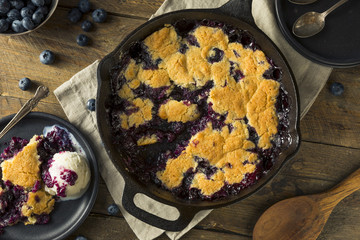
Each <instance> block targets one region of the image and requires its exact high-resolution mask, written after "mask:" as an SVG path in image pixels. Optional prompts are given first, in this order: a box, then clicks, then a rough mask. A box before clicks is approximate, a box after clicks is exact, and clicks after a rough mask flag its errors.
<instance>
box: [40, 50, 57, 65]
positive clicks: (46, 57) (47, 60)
mask: <svg viewBox="0 0 360 240" xmlns="http://www.w3.org/2000/svg"><path fill="white" fill-rule="evenodd" d="M54 61H55V54H54V53H53V52H52V51H50V50H44V51H43V52H42V53H40V62H41V63H43V64H46V65H49V64H52V63H53V62H54Z"/></svg>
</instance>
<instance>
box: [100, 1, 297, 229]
mask: <svg viewBox="0 0 360 240" xmlns="http://www.w3.org/2000/svg"><path fill="white" fill-rule="evenodd" d="M251 2H252V1H251V0H230V1H229V2H228V3H227V4H226V5H224V6H222V7H220V8H218V9H198V10H181V11H176V12H171V13H168V14H164V15H162V16H159V17H157V18H154V19H152V20H150V21H148V22H146V23H145V24H143V25H141V26H140V27H138V28H137V29H136V30H134V31H133V32H132V33H130V34H129V35H128V36H127V37H126V38H125V39H124V40H123V41H122V42H121V43H120V44H119V45H118V46H117V48H116V49H115V50H114V51H113V52H111V53H110V54H109V55H107V56H106V57H105V58H104V59H102V60H101V62H100V64H99V67H98V71H97V75H98V82H99V87H98V93H97V101H96V115H97V123H98V127H99V131H100V136H101V139H102V141H103V142H104V146H105V149H106V151H107V153H108V154H109V157H110V158H111V160H112V161H113V163H114V165H115V166H116V168H117V169H118V171H119V172H120V173H121V174H122V176H123V177H124V180H125V189H124V195H123V200H122V203H123V206H124V208H125V209H126V210H127V211H128V212H129V213H130V214H131V215H133V216H135V217H136V218H138V219H140V220H142V221H144V222H145V223H148V224H150V225H153V226H155V227H158V228H161V229H165V230H169V231H180V230H182V229H184V228H185V227H186V226H187V225H188V224H189V223H190V221H191V220H192V218H193V217H194V215H195V214H196V213H198V212H199V211H200V210H204V209H212V208H218V207H223V206H226V205H229V204H232V203H235V202H237V201H239V200H241V199H244V198H245V197H248V196H249V195H251V194H253V193H254V192H255V191H256V190H259V189H260V188H261V187H262V186H263V185H264V184H265V183H267V182H268V181H269V180H270V179H271V178H272V177H273V176H274V175H275V174H276V173H277V172H278V171H279V169H280V167H281V166H282V165H283V164H284V162H285V161H286V160H288V159H289V158H291V157H292V156H293V155H294V154H295V153H296V152H297V150H298V148H299V144H300V135H299V119H300V118H299V101H298V93H297V88H296V84H295V80H294V77H293V75H292V73H291V70H290V69H289V67H288V65H287V63H286V60H285V58H284V57H283V55H282V54H281V53H280V51H279V50H278V48H277V47H276V46H275V45H274V44H273V43H272V41H271V40H270V39H269V38H268V37H267V36H266V35H265V34H264V33H263V32H262V31H261V30H260V29H258V28H257V27H256V25H255V23H254V20H253V18H252V15H251ZM181 19H198V20H202V19H212V20H218V21H220V22H224V23H227V24H230V25H233V26H235V27H237V28H239V29H243V30H248V31H249V32H250V33H251V34H252V35H253V36H254V37H255V40H256V41H257V43H258V44H259V45H260V47H261V49H262V50H263V51H264V52H265V53H266V55H267V56H269V57H270V58H272V59H273V60H274V62H275V64H276V65H277V66H279V67H281V69H282V71H283V75H282V82H283V86H284V88H285V90H286V91H287V92H288V94H289V98H290V104H291V106H292V107H291V111H290V113H289V119H290V139H291V140H290V141H289V143H288V144H289V147H288V148H287V149H286V150H284V151H283V152H282V154H280V156H279V158H278V159H277V161H276V163H275V164H274V166H273V167H272V169H271V170H270V171H269V172H268V173H267V174H266V175H264V176H263V177H262V178H261V179H260V180H259V181H258V182H257V183H256V184H254V185H253V186H251V187H248V188H246V189H244V190H242V191H241V192H240V193H239V194H238V195H235V196H229V198H227V199H223V200H216V201H196V202H195V201H186V200H182V199H178V198H176V197H175V196H173V195H172V194H171V193H170V192H168V191H165V190H163V189H161V188H159V187H157V186H156V185H155V184H147V185H145V184H144V183H142V182H140V181H139V180H138V179H137V177H136V176H135V175H133V174H132V173H130V172H128V171H127V168H126V165H125V164H124V162H123V161H122V159H123V157H122V156H123V154H122V153H121V152H120V151H119V150H118V149H117V146H116V145H115V144H113V141H112V137H111V128H110V125H109V122H108V120H107V117H106V116H107V114H106V110H105V102H106V100H107V99H108V96H109V95H110V93H111V91H110V84H109V82H110V69H111V68H112V67H113V66H115V64H116V63H117V62H118V60H119V57H120V56H121V53H122V52H126V51H127V50H128V49H129V47H130V44H131V43H133V42H135V41H137V40H143V39H144V38H145V37H147V36H148V35H150V34H151V33H153V32H154V31H156V30H159V29H160V28H161V27H163V26H164V24H165V23H174V22H176V21H177V20H181ZM137 193H142V194H145V195H147V196H148V197H150V198H152V199H155V200H157V201H159V202H162V203H164V204H167V205H171V206H174V207H176V208H177V209H178V210H179V212H180V216H179V218H178V219H177V220H175V221H169V220H165V219H163V218H160V217H157V216H155V215H153V214H151V213H148V212H146V211H143V210H142V209H140V208H138V207H137V206H136V205H135V204H134V196H135V195H136V194H137Z"/></svg>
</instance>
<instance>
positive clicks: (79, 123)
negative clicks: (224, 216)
mask: <svg viewBox="0 0 360 240" xmlns="http://www.w3.org/2000/svg"><path fill="white" fill-rule="evenodd" d="M226 2H227V0H218V1H213V0H202V1H196V0H166V1H165V2H164V3H163V5H162V6H161V7H160V8H159V10H158V11H157V12H156V13H155V14H154V16H157V15H160V14H162V13H165V12H170V11H174V10H179V9H184V8H216V7H219V6H221V5H222V4H224V3H226ZM252 13H253V16H254V19H255V21H256V24H257V25H258V27H259V28H261V29H262V30H263V31H264V32H265V33H266V34H267V35H268V36H269V37H270V38H271V39H272V40H273V41H274V42H275V43H276V44H277V45H278V47H279V48H280V49H281V51H282V52H283V53H284V54H285V56H287V60H288V62H289V64H290V67H291V68H292V70H293V71H294V74H295V78H296V81H297V83H298V86H299V92H300V102H301V116H304V115H305V113H306V112H307V110H308V109H309V108H310V106H311V104H312V103H313V102H314V100H315V98H316V96H317V95H318V93H319V92H320V90H321V89H322V87H323V86H324V84H325V82H326V80H327V79H328V76H329V75H330V73H331V68H327V67H323V66H320V65H317V64H315V63H312V62H310V61H308V60H307V59H305V58H303V57H302V56H301V55H300V54H298V53H297V52H296V51H295V50H293V49H292V48H291V46H289V44H288V43H287V42H286V41H285V40H284V38H283V37H282V36H281V33H280V31H279V29H278V28H277V25H276V21H275V17H274V9H273V1H272V0H253V5H252ZM98 63H99V61H98V60H97V61H95V62H94V63H93V64H91V65H90V66H88V67H87V68H85V69H83V70H82V71H80V72H79V73H77V74H75V75H74V76H73V77H72V78H71V79H70V80H69V81H67V82H65V83H64V84H62V85H61V86H60V87H58V88H57V89H56V90H55V91H54V94H55V96H56V97H57V99H58V101H59V102H60V104H61V106H62V108H63V109H64V112H65V114H66V116H67V117H68V119H69V121H70V122H71V123H72V124H74V125H75V126H76V127H77V128H78V129H80V130H81V131H82V132H83V133H84V134H86V135H87V136H88V138H89V140H91V142H92V143H93V146H94V152H95V154H96V159H97V161H98V164H99V169H100V173H101V176H102V178H103V179H104V181H105V183H106V185H107V187H108V189H109V192H110V194H111V196H112V197H113V199H114V201H115V202H116V203H117V204H118V205H119V207H120V210H121V212H122V214H123V216H124V217H125V219H126V221H127V222H128V224H129V225H130V227H131V229H132V230H133V231H134V233H135V234H136V236H137V237H138V238H139V239H141V240H146V239H154V238H156V237H158V236H160V235H161V234H162V233H163V232H164V230H162V229H158V228H155V227H153V226H150V225H148V224H146V223H144V222H142V221H140V220H138V219H136V218H135V217H133V216H132V215H130V214H129V213H127V212H126V210H125V209H124V208H123V207H122V205H121V199H122V194H123V189H124V184H125V183H124V180H123V178H122V176H121V175H120V173H119V172H118V171H117V170H116V168H115V166H114V165H113V163H112V161H111V160H110V159H109V157H108V155H107V153H106V152H105V150H104V148H103V146H102V142H101V140H100V135H99V132H98V129H97V124H96V115H95V112H90V111H88V110H87V109H86V102H87V100H88V99H90V98H96V92H97V79H96V70H97V66H98ZM136 203H137V204H138V206H140V207H141V208H143V209H145V210H147V211H149V212H151V213H153V214H157V215H158V216H160V217H163V218H166V219H172V220H174V216H178V212H177V210H175V209H174V208H172V207H168V206H166V205H164V204H161V203H158V202H156V201H154V200H152V199H149V198H148V197H145V196H141V195H140V196H138V195H137V197H136ZM210 212H211V210H207V211H201V212H199V213H198V214H197V215H195V217H194V219H193V221H192V222H191V223H190V224H189V225H188V226H187V227H186V228H185V229H184V230H182V231H180V232H166V234H167V235H168V237H169V238H170V239H179V238H180V237H181V236H183V235H184V234H185V233H186V232H188V231H189V230H190V229H191V228H193V227H194V226H195V225H196V224H198V223H199V222H200V221H201V220H202V219H203V218H205V217H206V216H207V215H208V214H209V213H210ZM175 219H176V217H175Z"/></svg>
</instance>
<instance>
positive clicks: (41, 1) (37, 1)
mask: <svg viewBox="0 0 360 240" xmlns="http://www.w3.org/2000/svg"><path fill="white" fill-rule="evenodd" d="M31 2H32V3H33V4H34V5H35V6H37V7H41V6H44V5H45V1H44V0H31Z"/></svg>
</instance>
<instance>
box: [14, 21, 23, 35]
mask: <svg viewBox="0 0 360 240" xmlns="http://www.w3.org/2000/svg"><path fill="white" fill-rule="evenodd" d="M11 29H12V30H13V31H14V32H17V33H21V32H24V31H25V28H24V26H23V25H22V21H20V20H14V21H13V22H12V24H11Z"/></svg>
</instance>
